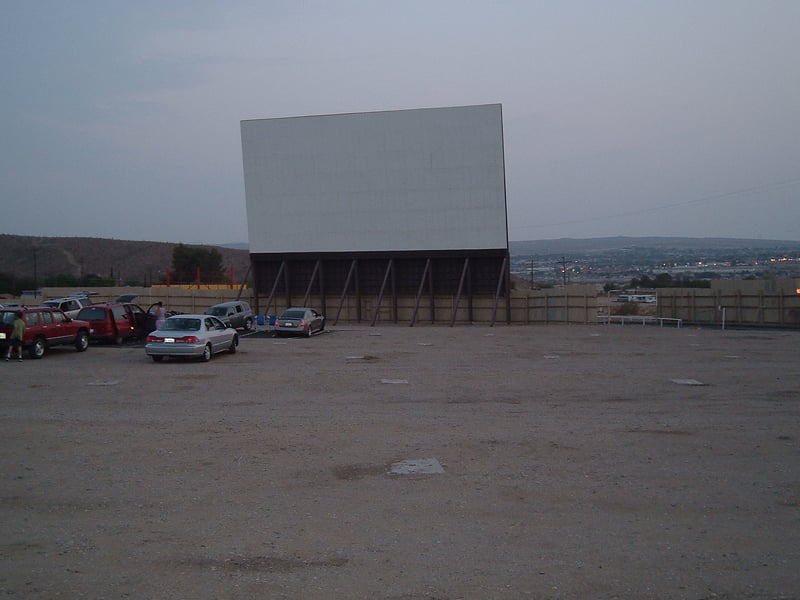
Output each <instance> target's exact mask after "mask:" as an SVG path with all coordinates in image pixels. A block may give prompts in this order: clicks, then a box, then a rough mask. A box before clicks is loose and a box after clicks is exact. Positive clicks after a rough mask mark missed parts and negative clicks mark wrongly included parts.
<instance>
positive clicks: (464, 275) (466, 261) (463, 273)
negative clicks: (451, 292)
mask: <svg viewBox="0 0 800 600" xmlns="http://www.w3.org/2000/svg"><path fill="white" fill-rule="evenodd" d="M468 272H469V257H467V258H465V259H464V268H463V269H461V281H459V282H458V293H457V294H456V299H455V302H454V303H453V316H452V318H451V319H450V327H452V326H453V325H455V323H456V313H457V312H458V304H459V302H461V292H462V291H463V290H464V281H466V279H467V273H468Z"/></svg>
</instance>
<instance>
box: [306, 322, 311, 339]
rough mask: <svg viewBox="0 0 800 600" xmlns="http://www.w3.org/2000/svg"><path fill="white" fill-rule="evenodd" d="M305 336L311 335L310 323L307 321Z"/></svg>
mask: <svg viewBox="0 0 800 600" xmlns="http://www.w3.org/2000/svg"><path fill="white" fill-rule="evenodd" d="M306 337H311V324H310V323H309V325H308V329H306Z"/></svg>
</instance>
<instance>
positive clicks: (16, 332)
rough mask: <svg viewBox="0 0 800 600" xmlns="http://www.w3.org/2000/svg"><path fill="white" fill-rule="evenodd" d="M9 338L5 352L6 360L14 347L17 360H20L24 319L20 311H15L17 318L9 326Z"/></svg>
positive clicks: (23, 335)
mask: <svg viewBox="0 0 800 600" xmlns="http://www.w3.org/2000/svg"><path fill="white" fill-rule="evenodd" d="M11 327H12V329H11V339H10V340H9V341H10V343H9V346H8V352H7V353H6V360H8V359H9V358H11V353H12V352H13V351H14V348H16V349H17V360H22V338H23V337H25V321H24V320H23V319H22V313H21V312H18V313H17V318H16V319H14V323H13V325H12V326H11Z"/></svg>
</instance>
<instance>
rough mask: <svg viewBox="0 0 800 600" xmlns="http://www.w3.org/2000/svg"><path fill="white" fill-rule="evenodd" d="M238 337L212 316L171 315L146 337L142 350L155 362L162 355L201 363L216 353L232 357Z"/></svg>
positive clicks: (232, 330) (162, 356)
mask: <svg viewBox="0 0 800 600" xmlns="http://www.w3.org/2000/svg"><path fill="white" fill-rule="evenodd" d="M238 345H239V334H238V333H237V332H236V330H235V329H234V328H233V327H230V326H229V325H228V324H227V323H224V322H223V321H222V320H220V319H218V318H217V317H214V316H212V315H175V316H172V317H169V318H168V319H167V320H166V321H164V324H163V325H161V327H159V328H158V329H157V330H156V331H153V332H152V333H150V334H149V335H148V336H147V342H146V343H145V346H144V351H145V352H146V353H147V356H149V357H150V358H152V359H153V361H155V362H160V361H161V360H162V359H163V358H164V357H165V356H172V357H195V358H202V359H203V360H204V361H206V362H207V361H209V360H211V357H212V356H213V355H214V354H217V353H218V352H226V351H227V352H230V353H231V354H234V353H235V352H236V348H237V346H238Z"/></svg>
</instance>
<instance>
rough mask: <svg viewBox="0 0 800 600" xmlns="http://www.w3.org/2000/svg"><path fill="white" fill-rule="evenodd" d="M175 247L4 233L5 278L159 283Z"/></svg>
mask: <svg viewBox="0 0 800 600" xmlns="http://www.w3.org/2000/svg"><path fill="white" fill-rule="evenodd" d="M176 245H177V244H174V243H169V242H140V241H127V240H116V239H107V238H85V237H34V236H21V235H7V234H0V273H7V274H10V275H13V276H14V277H32V276H33V275H34V272H35V273H36V275H37V277H39V278H43V277H48V276H53V275H74V276H77V277H80V276H82V275H99V276H101V277H110V276H112V274H113V276H114V278H123V279H136V280H140V281H158V279H159V277H160V276H162V275H163V274H164V273H165V272H166V270H167V268H169V267H170V266H171V265H172V249H173V248H174V247H175V246H176ZM198 245H200V246H203V247H205V248H216V249H217V250H218V251H219V253H220V254H221V255H222V258H223V264H224V266H225V271H226V273H228V272H229V271H230V269H231V268H233V271H234V278H235V279H236V280H237V281H241V280H242V279H243V278H244V277H245V274H246V273H247V271H248V268H249V266H250V256H249V253H248V250H247V244H229V245H225V246H216V245H212V244H198ZM509 246H510V251H511V255H512V257H514V256H548V255H558V256H560V255H569V256H572V257H575V256H590V255H592V254H595V253H602V252H609V251H613V250H625V249H633V248H635V249H643V248H652V249H665V250H666V249H680V250H692V249H698V250H699V249H726V248H727V249H748V248H749V249H770V250H772V249H774V250H784V251H785V250H791V251H792V252H800V242H797V241H782V240H754V239H735V238H683V237H609V238H588V239H573V238H562V239H556V240H532V241H524V242H523V241H519V242H511V243H510V244H509Z"/></svg>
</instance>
